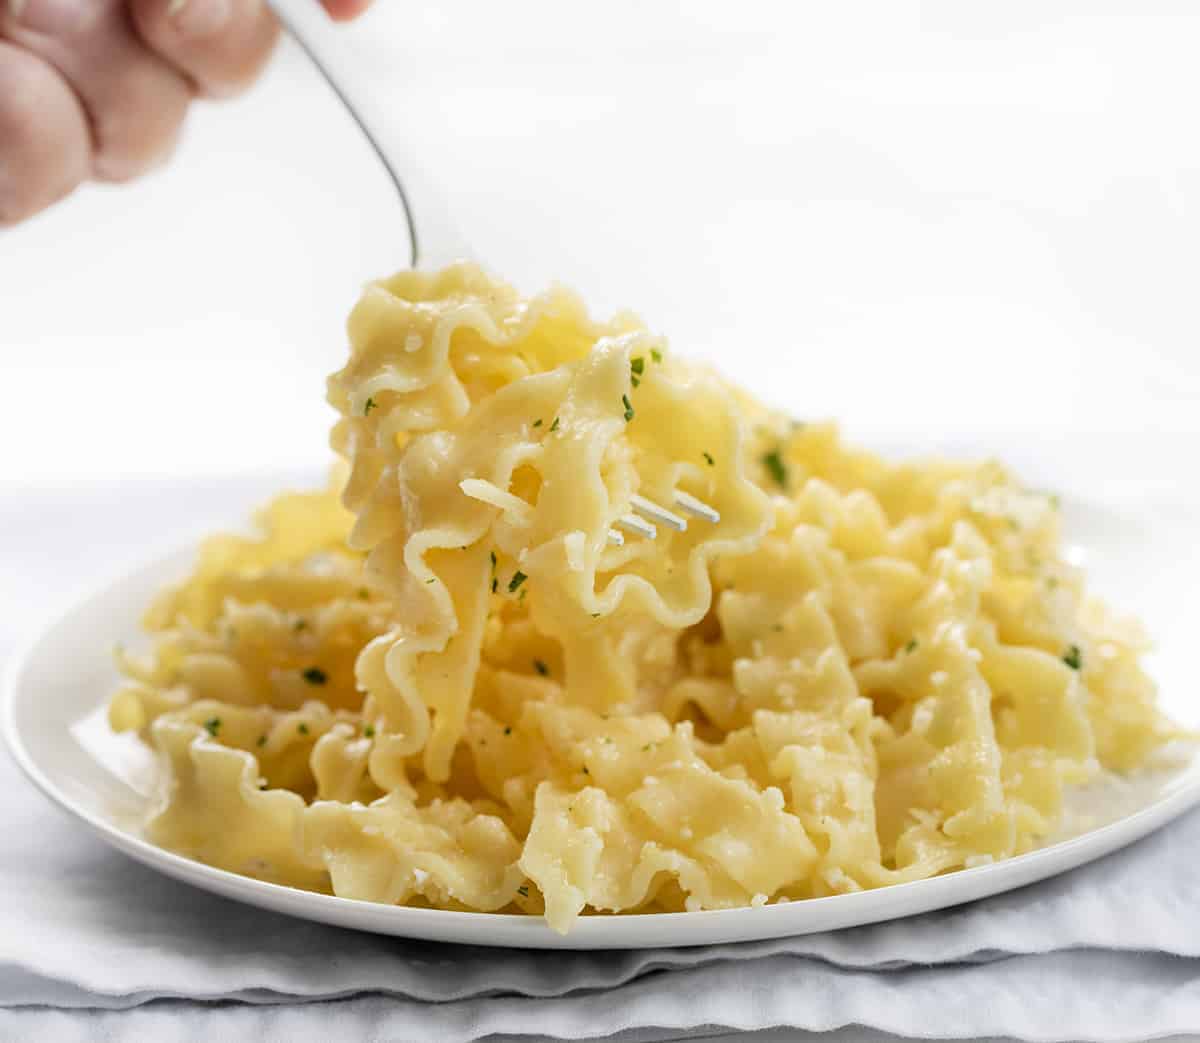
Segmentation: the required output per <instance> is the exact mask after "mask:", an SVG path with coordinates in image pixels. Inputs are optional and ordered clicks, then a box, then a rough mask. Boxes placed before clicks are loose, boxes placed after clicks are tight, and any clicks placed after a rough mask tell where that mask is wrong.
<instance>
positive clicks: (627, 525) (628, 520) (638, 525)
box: [614, 514, 658, 540]
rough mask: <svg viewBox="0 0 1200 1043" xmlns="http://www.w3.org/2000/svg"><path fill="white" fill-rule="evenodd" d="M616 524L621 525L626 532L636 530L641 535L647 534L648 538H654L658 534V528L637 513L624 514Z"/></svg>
mask: <svg viewBox="0 0 1200 1043" xmlns="http://www.w3.org/2000/svg"><path fill="white" fill-rule="evenodd" d="M614 524H616V525H619V526H621V528H622V529H624V530H625V531H626V532H635V533H637V534H638V535H639V536H645V537H646V539H648V540H652V539H654V538H655V537H656V536H657V535H658V530H657V529H656V528H655V527H654V526H653V525H651V524H650V523H649V522H648V521H643V520H642V519H641V518H639V517H638V516H637V515H636V514H622V515H621V517H619V518H618V519H617V520H616V522H615V523H614Z"/></svg>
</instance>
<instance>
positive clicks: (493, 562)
mask: <svg viewBox="0 0 1200 1043" xmlns="http://www.w3.org/2000/svg"><path fill="white" fill-rule="evenodd" d="M489 557H490V558H491V559H492V571H493V572H495V571H496V552H495V551H491V553H490V554H489Z"/></svg>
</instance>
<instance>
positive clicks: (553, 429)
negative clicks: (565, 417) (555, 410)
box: [550, 417, 558, 431]
mask: <svg viewBox="0 0 1200 1043" xmlns="http://www.w3.org/2000/svg"><path fill="white" fill-rule="evenodd" d="M550 430H551V431H557V430H558V417H555V418H554V423H553V424H551V425H550Z"/></svg>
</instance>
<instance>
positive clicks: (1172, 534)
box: [2, 504, 1200, 949]
mask: <svg viewBox="0 0 1200 1043" xmlns="http://www.w3.org/2000/svg"><path fill="white" fill-rule="evenodd" d="M1067 521H1068V529H1069V531H1071V532H1072V534H1073V535H1075V536H1076V537H1080V536H1081V537H1082V542H1081V543H1080V544H1079V545H1078V546H1075V547H1073V549H1072V558H1073V559H1074V560H1078V561H1080V562H1083V561H1084V560H1085V559H1087V561H1086V563H1087V564H1088V566H1089V570H1090V571H1091V572H1093V573H1095V574H1097V575H1098V576H1099V578H1100V580H1101V582H1100V583H1099V587H1100V589H1102V590H1103V591H1104V592H1105V593H1106V594H1108V595H1109V596H1110V597H1111V598H1112V599H1113V601H1114V603H1115V604H1117V605H1122V606H1127V607H1133V608H1136V609H1138V610H1139V611H1141V612H1142V613H1143V614H1145V615H1146V616H1147V617H1149V622H1150V624H1151V628H1152V630H1154V631H1155V632H1156V633H1157V635H1158V636H1159V639H1160V647H1161V651H1160V652H1159V653H1158V654H1157V656H1156V659H1155V663H1154V666H1155V672H1156V674H1157V676H1158V678H1159V681H1160V685H1161V687H1162V690H1163V691H1162V694H1163V704H1164V707H1165V708H1166V709H1167V710H1168V712H1170V713H1171V714H1172V715H1173V716H1174V717H1175V718H1176V719H1177V720H1179V721H1180V722H1181V723H1184V724H1187V725H1190V726H1196V725H1198V724H1200V714H1198V708H1197V706H1196V700H1195V699H1193V698H1192V696H1191V689H1190V685H1191V677H1190V675H1189V673H1188V672H1187V663H1188V658H1189V652H1190V644H1189V634H1188V631H1189V629H1190V627H1191V626H1192V625H1193V624H1194V620H1190V619H1188V615H1187V613H1186V611H1184V609H1185V608H1186V606H1187V605H1188V604H1189V603H1190V602H1189V600H1187V599H1188V598H1189V595H1190V592H1191V591H1193V590H1195V589H1197V587H1198V586H1200V576H1198V575H1197V572H1200V566H1198V565H1197V564H1196V563H1195V562H1194V561H1193V558H1194V555H1192V554H1191V553H1190V552H1191V540H1192V533H1193V532H1194V524H1195V519H1194V517H1192V516H1191V512H1190V511H1187V512H1184V513H1183V514H1181V513H1178V512H1176V513H1175V514H1173V515H1171V514H1170V513H1169V512H1168V514H1167V515H1166V516H1165V517H1164V515H1163V514H1162V513H1159V514H1158V516H1157V517H1156V518H1155V521H1154V524H1153V526H1152V527H1151V528H1147V527H1146V526H1145V525H1143V524H1140V523H1139V522H1138V521H1137V518H1136V516H1135V515H1130V514H1128V513H1126V514H1122V513H1120V512H1118V511H1111V510H1101V509H1098V508H1095V507H1082V506H1078V505H1073V504H1072V505H1069V510H1068V512H1067ZM1151 532H1152V534H1153V538H1151ZM191 560H192V553H191V551H190V550H189V551H186V552H178V553H175V554H172V555H170V556H169V557H166V558H163V559H160V560H157V561H154V562H152V563H151V564H149V565H146V566H144V567H142V568H141V569H139V570H137V571H134V572H132V573H130V574H128V575H126V576H124V577H123V578H121V579H119V580H118V581H117V582H115V583H112V584H110V585H108V586H106V587H105V588H103V589H102V590H100V591H98V592H96V593H94V594H92V595H91V596H89V597H87V598H86V599H84V600H83V601H82V602H80V603H79V604H78V605H76V606H75V607H74V608H73V609H71V610H70V611H68V612H67V613H66V614H65V615H63V616H62V617H61V618H59V619H58V620H57V621H56V622H54V623H53V624H51V625H50V626H48V627H47V628H45V629H44V630H43V631H42V632H41V634H40V635H39V636H38V637H37V638H36V639H35V640H34V641H33V642H32V644H30V645H29V647H28V648H27V649H26V650H25V652H24V654H22V655H20V656H18V657H17V658H16V659H15V661H14V664H13V667H12V669H11V670H10V671H9V674H8V677H7V684H6V686H5V690H4V693H3V707H2V710H3V728H4V732H5V735H6V738H7V740H8V743H9V746H10V747H11V749H12V751H13V754H14V755H15V757H16V759H17V762H18V763H19V764H20V765H21V767H22V768H23V769H24V771H25V772H26V774H27V775H28V776H29V777H30V778H31V779H32V780H33V782H34V783H35V784H36V785H37V786H38V787H39V788H40V789H41V790H42V792H43V793H45V794H46V795H47V796H48V797H50V799H51V800H53V801H55V802H56V803H57V804H59V805H61V806H62V807H63V808H65V809H66V810H67V811H68V812H70V813H71V814H73V815H75V816H76V817H77V818H78V819H79V820H80V821H81V822H83V823H84V824H86V825H87V826H88V827H90V828H91V829H92V830H94V831H95V832H96V833H98V834H99V835H100V836H101V837H103V838H104V839H105V840H106V841H108V842H109V843H110V844H112V845H113V846H114V847H116V848H118V849H120V850H121V851H124V852H125V853H126V854H128V855H130V856H132V857H133V858H135V859H137V860H138V861H139V862H142V863H144V864H145V865H148V866H151V867H152V868H154V869H157V870H160V871H161V872H163V873H166V874H167V875H169V876H172V877H175V878H177V879H179V880H183V881H185V882H187V883H190V884H194V885H195V886H197V887H200V888H203V889H205V890H207V891H213V892H215V893H217V894H221V895H225V896H227V897H229V898H234V899H237V900H238V901H242V902H247V903H249V904H251V905H257V906H262V907H264V908H267V909H273V910H276V911H278V912H283V913H289V914H291V915H293V916H299V917H305V918H307V919H310V920H319V921H323V922H325V923H331V924H337V925H339V926H343V927H354V928H359V929H362V930H368V931H375V932H378V933H382V934H394V935H401V936H404V937H411V938H426V939H431V940H436V941H445V942H466V943H471V944H475V945H499V946H523V947H529V948H569V949H610V948H611V949H622V948H645V947H668V946H671V947H674V946H685V945H705V944H712V943H718V942H733V941H746V940H751V939H762V938H777V937H783V936H786V935H796V934H807V933H811V932H815V931H827V930H833V929H837V928H842V927H851V926H856V925H859V924H866V923H875V922H878V921H881V920H890V919H894V918H898V917H902V916H910V915H912V914H914V913H921V912H926V911H928V910H931V909H940V908H944V907H946V906H951V905H956V904H958V903H960V902H966V901H970V900H972V899H976V898H983V897H985V896H987V895H992V894H996V893H998V892H1000V891H1007V890H1010V889H1012V888H1016V887H1021V886H1022V885H1024V884H1028V883H1032V882H1033V881H1035V880H1041V879H1043V878H1044V877H1048V876H1052V875H1054V874H1056V873H1061V872H1063V871H1064V870H1067V869H1072V868H1074V867H1075V866H1078V865H1081V864H1083V863H1085V862H1089V861H1091V860H1093V859H1096V858H1099V857H1100V856H1102V855H1105V854H1107V853H1108V852H1110V851H1113V850H1115V849H1117V848H1119V847H1122V846H1124V845H1126V844H1128V843H1130V842H1131V841H1134V840H1137V839H1138V838H1140V837H1142V836H1145V835H1146V834H1147V833H1149V832H1150V831H1152V830H1154V829H1157V828H1158V827H1159V826H1161V825H1163V824H1164V823H1166V822H1169V821H1170V820H1171V819H1173V818H1175V817H1177V816H1178V815H1180V814H1181V813H1183V812H1184V811H1186V810H1187V809H1188V808H1190V807H1192V806H1193V805H1194V804H1196V803H1197V802H1200V756H1195V757H1193V756H1190V754H1189V755H1187V756H1177V757H1176V759H1175V760H1174V761H1173V762H1172V763H1165V764H1164V765H1160V766H1159V767H1158V768H1157V769H1156V770H1155V771H1152V772H1146V773H1144V774H1143V775H1141V776H1140V777H1139V778H1138V779H1136V780H1117V779H1108V780H1105V781H1102V782H1099V783H1097V784H1095V785H1093V786H1091V787H1089V788H1088V790H1086V791H1078V792H1076V793H1075V794H1074V795H1073V796H1072V798H1071V813H1070V814H1069V815H1068V820H1069V821H1073V822H1074V823H1075V827H1074V828H1075V831H1076V833H1077V835H1075V836H1073V837H1072V836H1069V835H1067V834H1064V838H1063V839H1060V840H1058V842H1055V843H1053V844H1051V845H1049V846H1046V847H1043V848H1042V849H1040V850H1038V851H1035V852H1033V853H1031V854H1028V855H1024V856H1022V857H1020V858H1014V859H1010V860H1009V861H1007V862H1001V863H997V864H995V865H990V866H981V867H978V868H975V869H969V870H965V871H962V872H958V873H953V874H950V875H947V876H941V877H936V878H934V879H931V880H921V881H918V882H916V883H911V884H903V885H899V886H896V887H887V888H882V889H880V890H876V891H866V892H862V893H858V894H849V895H838V896H834V897H830V898H819V899H812V900H809V901H803V902H791V903H788V904H785V905H775V906H765V907H763V908H759V909H734V910H722V911H716V912H702V913H669V914H649V915H640V916H590V917H583V918H582V919H581V920H580V921H579V922H578V923H577V924H576V925H575V927H574V928H573V929H572V931H571V933H570V934H569V935H567V936H566V937H561V936H559V935H557V934H555V933H553V932H552V931H551V930H550V929H549V928H547V927H546V926H545V924H544V923H543V922H542V921H541V920H539V919H536V918H533V917H523V916H506V915H496V914H490V913H460V912H442V911H439V910H429V909H407V908H403V907H396V906H385V905H377V904H373V903H369V902H358V901H351V900H349V899H344V898H333V897H330V896H328V895H320V894H313V893H310V892H307V891H300V890H296V889H293V888H289V887H281V886H279V885H276V884H268V883H263V882H261V881H257V880H251V879H249V878H246V877H242V876H238V875H236V874H234V873H228V872H225V871H223V870H220V869H214V868H212V867H210V866H206V865H203V864H201V863H199V862H195V861H192V860H190V859H187V858H182V857H180V856H178V855H175V854H172V853H170V852H169V851H164V850H163V849H161V848H159V847H156V846H154V845H153V844H150V843H148V842H146V841H145V840H143V839H141V838H140V836H139V823H140V821H141V819H142V815H143V812H144V809H145V797H144V796H143V794H144V793H145V792H146V789H147V781H148V779H149V777H150V773H152V772H153V769H154V764H153V759H152V757H151V756H150V754H149V751H148V750H147V749H146V748H145V747H144V746H143V745H142V744H141V743H140V742H139V741H138V740H137V739H135V738H133V737H131V736H115V735H113V734H112V733H111V732H110V731H109V730H108V728H107V725H106V724H105V721H104V715H103V711H102V707H103V704H104V702H105V700H106V698H107V696H108V694H109V693H110V692H111V690H112V688H113V685H114V684H115V682H116V675H115V673H114V671H113V668H112V665H111V661H110V649H111V648H112V646H113V644H114V643H116V642H117V641H124V642H126V643H128V644H136V643H137V640H138V619H139V617H140V615H141V612H142V609H143V607H144V606H145V605H146V603H147V602H148V600H149V599H150V597H151V595H152V594H153V593H154V592H155V591H157V590H158V589H159V588H161V587H162V586H163V585H164V584H165V583H167V582H169V581H171V580H173V579H176V578H178V577H179V576H181V575H182V574H183V573H184V572H185V571H186V569H187V568H188V566H189V565H190V562H191ZM1080 829H1086V832H1082V833H1081V832H1079V830H1080Z"/></svg>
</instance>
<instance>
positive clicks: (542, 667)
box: [533, 659, 550, 677]
mask: <svg viewBox="0 0 1200 1043" xmlns="http://www.w3.org/2000/svg"><path fill="white" fill-rule="evenodd" d="M533 668H534V669H535V670H536V671H537V672H538V673H539V674H541V675H542V676H543V677H545V676H546V675H547V674H548V673H550V667H548V666H547V665H546V664H545V663H543V662H542V661H541V660H540V659H535V660H534V661H533Z"/></svg>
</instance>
